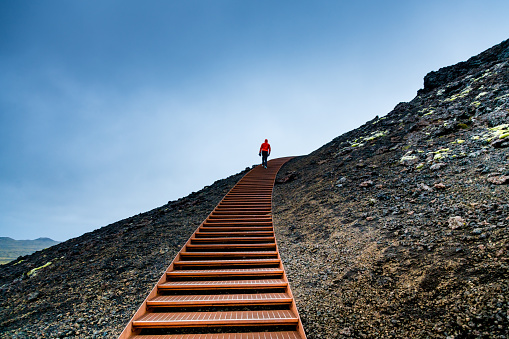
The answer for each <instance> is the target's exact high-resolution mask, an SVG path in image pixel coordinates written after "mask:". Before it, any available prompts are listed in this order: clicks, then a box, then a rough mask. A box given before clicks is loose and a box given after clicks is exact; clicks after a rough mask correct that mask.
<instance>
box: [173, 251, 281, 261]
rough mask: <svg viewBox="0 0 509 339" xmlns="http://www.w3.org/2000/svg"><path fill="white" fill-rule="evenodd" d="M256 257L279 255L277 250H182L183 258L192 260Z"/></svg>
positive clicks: (181, 255) (181, 256)
mask: <svg viewBox="0 0 509 339" xmlns="http://www.w3.org/2000/svg"><path fill="white" fill-rule="evenodd" d="M255 257H265V258H267V257H277V252H276V251H259V252H180V258H181V259H187V258H189V260H192V259H193V258H210V259H212V258H220V259H223V258H229V259H232V258H255Z"/></svg>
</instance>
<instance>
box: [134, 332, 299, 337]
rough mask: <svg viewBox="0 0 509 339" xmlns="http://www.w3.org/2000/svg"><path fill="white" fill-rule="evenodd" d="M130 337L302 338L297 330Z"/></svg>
mask: <svg viewBox="0 0 509 339" xmlns="http://www.w3.org/2000/svg"><path fill="white" fill-rule="evenodd" d="M130 339H301V337H300V336H299V334H298V333H297V331H284V332H252V333H208V334H166V335H165V334H162V335H135V336H132V337H131V338H130Z"/></svg>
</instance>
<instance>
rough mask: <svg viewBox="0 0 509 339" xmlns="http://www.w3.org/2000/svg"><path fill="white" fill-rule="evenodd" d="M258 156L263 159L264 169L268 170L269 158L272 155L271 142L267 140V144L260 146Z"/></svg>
mask: <svg viewBox="0 0 509 339" xmlns="http://www.w3.org/2000/svg"><path fill="white" fill-rule="evenodd" d="M258 155H259V156H261V157H262V166H263V168H267V158H268V157H269V155H270V144H269V140H267V139H265V142H264V143H263V144H262V145H261V146H260V152H258Z"/></svg>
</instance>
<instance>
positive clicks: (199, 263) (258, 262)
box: [174, 259, 281, 267]
mask: <svg viewBox="0 0 509 339" xmlns="http://www.w3.org/2000/svg"><path fill="white" fill-rule="evenodd" d="M280 263H281V262H280V260H279V259H240V260H195V261H191V260H186V261H175V262H174V265H175V266H177V267H211V266H247V265H250V266H264V265H279V264H280Z"/></svg>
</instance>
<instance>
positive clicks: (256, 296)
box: [148, 293, 292, 306]
mask: <svg viewBox="0 0 509 339" xmlns="http://www.w3.org/2000/svg"><path fill="white" fill-rule="evenodd" d="M291 301H292V298H291V297H290V296H289V295H288V294H286V293H253V294H214V295H201V294H200V295H164V296H158V297H155V298H154V299H152V300H149V301H148V305H149V306H157V305H162V306H165V305H171V304H178V305H183V304H191V305H193V306H200V305H207V304H213V305H219V304H232V303H242V304H244V303H249V304H253V303H255V302H257V303H271V302H272V303H273V302H288V303H290V302H291Z"/></svg>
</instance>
